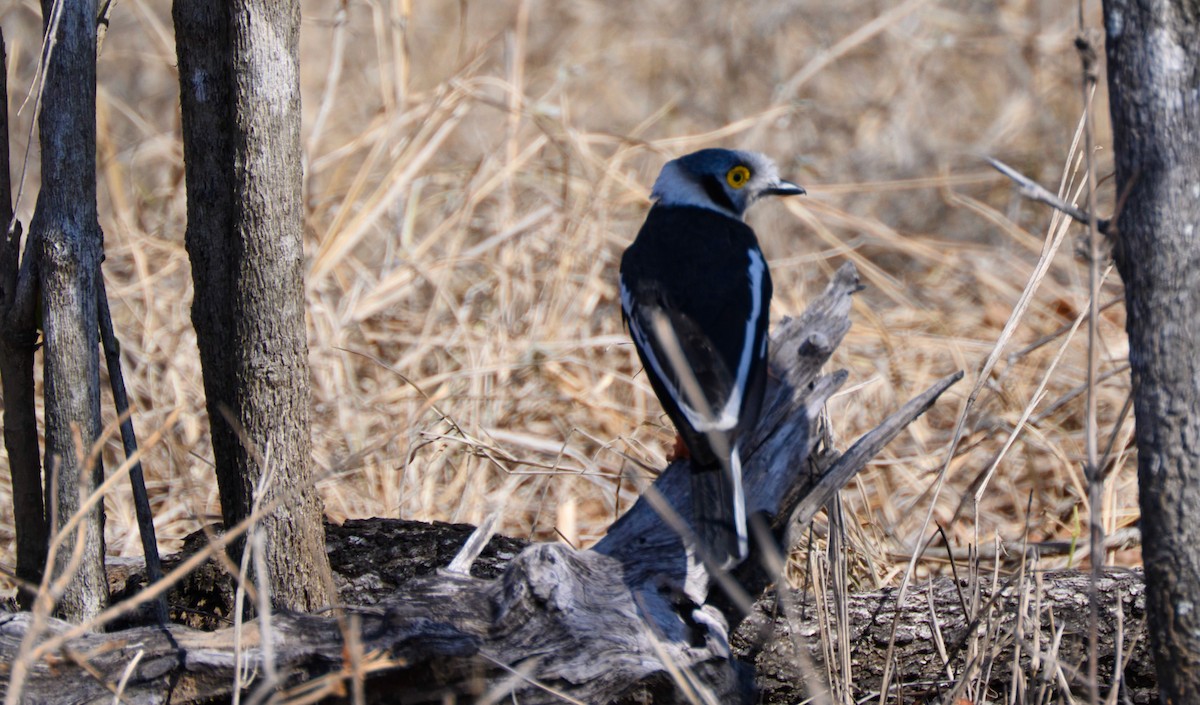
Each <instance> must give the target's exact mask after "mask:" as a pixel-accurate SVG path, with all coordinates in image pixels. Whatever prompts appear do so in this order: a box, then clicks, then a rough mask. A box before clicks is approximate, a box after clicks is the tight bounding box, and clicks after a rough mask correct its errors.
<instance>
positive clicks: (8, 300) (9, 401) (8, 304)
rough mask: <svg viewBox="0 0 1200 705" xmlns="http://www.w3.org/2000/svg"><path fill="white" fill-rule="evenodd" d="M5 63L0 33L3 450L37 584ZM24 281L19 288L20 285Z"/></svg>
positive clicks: (30, 324) (28, 567)
mask: <svg viewBox="0 0 1200 705" xmlns="http://www.w3.org/2000/svg"><path fill="white" fill-rule="evenodd" d="M7 66H8V59H7V56H6V50H5V45H4V35H3V33H0V231H7V229H8V228H9V226H10V224H11V226H12V233H11V234H8V233H7V232H5V234H4V235H3V236H0V237H2V238H3V240H2V241H0V379H2V380H3V389H4V448H5V450H7V451H8V468H9V473H10V474H11V476H12V494H13V497H12V499H13V525H14V527H13V528H14V529H15V530H16V534H17V577H18V578H20V579H21V580H22V581H24V582H25V583H26V584H30V585H37V584H38V583H40V582H41V579H42V569H43V568H44V567H45V565H46V548H47V545H48V542H49V536H48V531H49V527H48V526H47V524H46V504H45V500H44V499H43V497H42V460H41V458H40V457H39V455H38V454H39V448H38V430H37V414H36V411H35V398H36V394H35V392H34V382H33V363H34V351H35V350H36V349H37V347H36V345H37V329H36V328H35V323H34V306H35V304H36V299H37V296H36V295H35V294H34V292H35V290H36V273H35V270H34V268H33V266H32V265H33V262H34V259H35V257H34V255H33V251H32V249H30V248H29V243H30V242H32V241H31V240H30V239H29V238H26V240H25V243H26V257H25V271H24V276H23V277H22V272H21V264H20V251H21V225H20V223H16V222H13V209H12V182H11V181H10V177H9V174H10V172H9V160H8V71H7ZM22 280H24V281H23V284H24V285H23V286H22ZM33 594H34V593H33V591H31V590H25V589H19V590H18V593H17V597H18V599H19V600H20V602H21V604H22V606H24V607H25V608H27V609H28V608H29V607H31V606H32V604H33Z"/></svg>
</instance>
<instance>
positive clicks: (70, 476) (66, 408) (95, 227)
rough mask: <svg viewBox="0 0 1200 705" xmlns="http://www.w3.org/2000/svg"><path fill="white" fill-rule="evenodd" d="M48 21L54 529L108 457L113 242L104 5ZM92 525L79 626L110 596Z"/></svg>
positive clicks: (66, 610) (37, 228)
mask: <svg viewBox="0 0 1200 705" xmlns="http://www.w3.org/2000/svg"><path fill="white" fill-rule="evenodd" d="M56 12H57V13H58V14H57V16H55V14H54V13H56ZM42 14H43V27H44V28H45V31H47V32H50V31H52V30H53V28H54V25H55V23H57V27H58V30H57V34H56V36H55V38H54V39H55V41H54V42H53V43H51V44H50V46H51V47H52V53H51V54H50V56H49V61H48V65H47V68H46V81H45V87H44V90H43V93H42V103H41V109H40V111H39V113H38V128H39V130H40V133H41V152H42V185H41V191H40V192H39V193H38V200H37V207H36V208H35V210H34V213H33V220H32V221H31V223H30V226H29V236H30V238H31V239H32V240H33V243H34V245H33V247H34V250H35V253H36V254H35V256H36V258H37V266H38V272H39V275H40V276H39V277H38V278H39V281H40V283H41V294H42V331H43V336H44V342H45V348H44V353H43V354H44V359H45V397H46V452H45V456H46V459H45V468H46V497H47V504H48V505H50V506H49V512H50V516H52V517H55V516H56V517H57V527H55V526H54V524H53V523H52V525H51V529H52V530H53V529H55V528H61V527H62V526H64V525H65V524H66V523H67V521H69V520H70V518H71V517H72V515H74V514H75V513H76V511H77V510H78V509H79V508H80V506H81V501H82V499H83V498H86V497H87V496H88V495H89V494H90V493H91V491H92V490H94V489H95V488H96V487H97V486H98V485H99V484H100V480H101V476H102V468H101V465H100V462H99V460H98V459H89V457H88V454H89V453H90V451H91V450H92V444H93V442H94V441H95V439H96V437H97V436H98V435H99V432H100V358H99V340H100V334H99V328H98V326H97V322H96V290H97V287H96V278H97V277H99V276H100V258H101V253H102V249H103V245H102V241H103V235H102V234H101V232H100V224H99V221H98V220H97V214H96V3H95V0H79V1H78V2H68V3H61V4H58V3H55V2H54V1H53V0H43V2H42ZM52 484H53V487H52V486H51V485H52ZM53 497H57V501H52V500H51V499H50V498H53ZM84 525H85V526H86V532H85V533H84V534H83V545H82V546H76V533H75V532H68V535H66V536H65V537H64V539H65V540H64V541H63V544H62V546H61V548H60V549H59V550H58V552H57V556H56V558H55V562H54V572H55V574H56V575H58V574H61V573H62V572H63V571H64V570H66V569H67V568H68V564H69V563H71V562H72V553H73V552H75V551H81V552H82V557H81V560H80V562H79V564H78V567H77V568H76V569H75V575H74V578H72V580H71V581H70V583H69V585H68V586H67V588H66V592H65V593H64V594H63V595H62V598H61V600H60V602H59V611H60V613H61V614H63V615H65V616H66V617H67V618H68V619H71V620H77V621H86V620H87V619H89V618H91V617H93V616H95V615H96V614H98V613H99V612H100V610H101V609H103V608H104V606H105V603H106V602H107V599H108V584H107V582H106V579H105V575H104V512H103V504H102V503H96V505H95V506H94V507H93V508H92V509H91V510H89V511H88V513H87V516H86V518H85V520H84Z"/></svg>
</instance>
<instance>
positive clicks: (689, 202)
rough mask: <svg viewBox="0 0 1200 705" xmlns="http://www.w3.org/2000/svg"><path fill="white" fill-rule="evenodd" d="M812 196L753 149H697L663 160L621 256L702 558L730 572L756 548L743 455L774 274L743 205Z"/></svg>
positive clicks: (626, 305)
mask: <svg viewBox="0 0 1200 705" xmlns="http://www.w3.org/2000/svg"><path fill="white" fill-rule="evenodd" d="M804 193H805V190H804V189H803V188H802V187H800V186H798V185H796V184H794V183H792V182H790V181H785V180H783V179H781V178H780V177H779V173H778V171H777V169H776V167H775V164H774V162H772V161H771V159H769V158H768V157H766V156H765V155H763V154H759V153H757V152H747V151H737V150H730V149H702V150H700V151H698V152H693V153H691V154H688V155H685V156H682V157H679V158H678V159H674V160H672V161H669V162H667V163H666V164H665V165H664V166H663V168H662V171H661V172H660V173H659V176H658V179H657V180H656V181H655V182H654V187H653V189H652V190H651V193H650V198H651V200H652V201H653V205H652V206H651V207H650V211H649V213H648V214H647V216H646V221H645V223H644V224H643V225H642V227H641V229H640V230H639V231H638V234H637V237H636V238H635V239H634V241H633V243H632V244H630V245H629V247H628V248H627V249H626V250H625V252H624V254H623V255H622V257H621V266H620V273H619V280H620V282H619V283H620V296H621V311H622V318H623V319H624V322H625V324H626V325H627V326H628V329H629V334H630V337H631V338H632V340H633V344H634V347H635V348H636V350H637V354H638V357H639V358H640V360H641V363H642V367H643V369H644V370H645V372H646V376H647V377H648V378H649V380H650V386H651V387H652V388H653V390H654V392H655V394H656V395H657V397H658V399H659V401H660V403H661V404H662V407H663V410H664V411H666V413H667V416H668V417H670V419H671V421H672V423H673V424H674V425H675V428H676V430H677V431H678V433H679V436H680V438H681V439H682V440H683V443H684V445H685V446H686V448H687V451H688V454H689V456H690V458H691V461H692V464H691V465H692V473H691V488H692V492H691V494H692V520H693V524H692V526H693V531H694V532H695V535H696V539H697V541H698V543H699V544H700V549H701V557H705V556H706V557H707V558H708V559H709V560H711V561H712V562H713V563H715V564H716V565H717V566H719V567H720V568H722V569H725V570H728V569H730V568H732V567H734V566H736V565H737V564H739V563H741V562H742V561H744V560H745V559H746V557H747V554H748V552H749V539H748V536H747V530H746V502H745V496H744V494H743V490H742V458H741V453H742V452H743V450H744V448H743V447H742V445H741V444H742V442H743V441H745V438H746V434H747V433H749V432H750V431H751V430H752V429H753V428H754V425H755V423H756V422H757V421H758V416H759V413H760V411H761V409H762V401H763V394H764V392H765V390H766V382H767V322H768V309H769V307H770V303H771V294H772V284H771V273H770V271H769V269H768V268H767V262H766V258H765V257H764V256H763V252H762V250H761V249H760V247H759V244H758V238H757V237H756V235H755V233H754V230H753V229H752V228H751V227H750V226H749V225H747V224H746V222H745V220H744V218H745V214H746V210H747V209H748V208H750V206H751V205H753V204H754V203H755V202H756V201H758V200H759V199H761V198H762V197H764V196H794V195H800V194H804Z"/></svg>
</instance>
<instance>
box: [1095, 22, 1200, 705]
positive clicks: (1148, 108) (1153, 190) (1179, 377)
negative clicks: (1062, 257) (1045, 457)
mask: <svg viewBox="0 0 1200 705" xmlns="http://www.w3.org/2000/svg"><path fill="white" fill-rule="evenodd" d="M1104 15H1105V26H1106V30H1107V53H1108V83H1109V96H1110V97H1109V100H1110V110H1111V112H1112V123H1113V151H1114V155H1115V159H1116V190H1117V194H1118V212H1117V213H1116V214H1115V218H1114V220H1115V224H1116V236H1115V253H1114V254H1115V256H1116V260H1117V266H1118V268H1119V269H1120V272H1121V278H1122V279H1123V280H1124V282H1125V302H1126V308H1127V310H1128V315H1127V323H1126V325H1127V328H1128V331H1129V348H1130V354H1129V359H1130V366H1131V369H1132V375H1133V390H1134V392H1133V393H1134V413H1135V416H1136V420H1137V446H1138V485H1139V490H1140V501H1141V510H1142V555H1143V560H1144V562H1145V566H1146V589H1147V611H1148V614H1149V619H1150V635H1151V644H1152V646H1153V649H1154V658H1155V662H1156V664H1157V667H1158V674H1159V678H1160V680H1161V686H1162V697H1163V700H1164V702H1169V703H1195V702H1200V610H1197V609H1195V608H1194V606H1195V605H1200V522H1197V521H1196V517H1197V516H1200V356H1197V351H1198V350H1200V324H1198V323H1197V322H1198V321H1200V279H1197V272H1200V127H1198V126H1200V88H1198V86H1200V5H1198V4H1197V3H1196V1H1195V0H1153V1H1147V2H1131V1H1129V0H1105V2H1104Z"/></svg>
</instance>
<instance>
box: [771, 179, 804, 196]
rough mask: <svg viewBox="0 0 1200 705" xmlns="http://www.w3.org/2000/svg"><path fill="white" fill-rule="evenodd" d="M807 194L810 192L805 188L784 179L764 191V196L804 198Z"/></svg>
mask: <svg viewBox="0 0 1200 705" xmlns="http://www.w3.org/2000/svg"><path fill="white" fill-rule="evenodd" d="M806 193H808V192H807V191H805V190H804V187H803V186H800V185H798V184H793V183H792V182H791V181H784V180H783V179H780V180H779V181H776V182H775V183H773V184H771V185H770V186H768V187H767V188H766V190H764V191H763V195H764V196H803V195H804V194H806Z"/></svg>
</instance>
